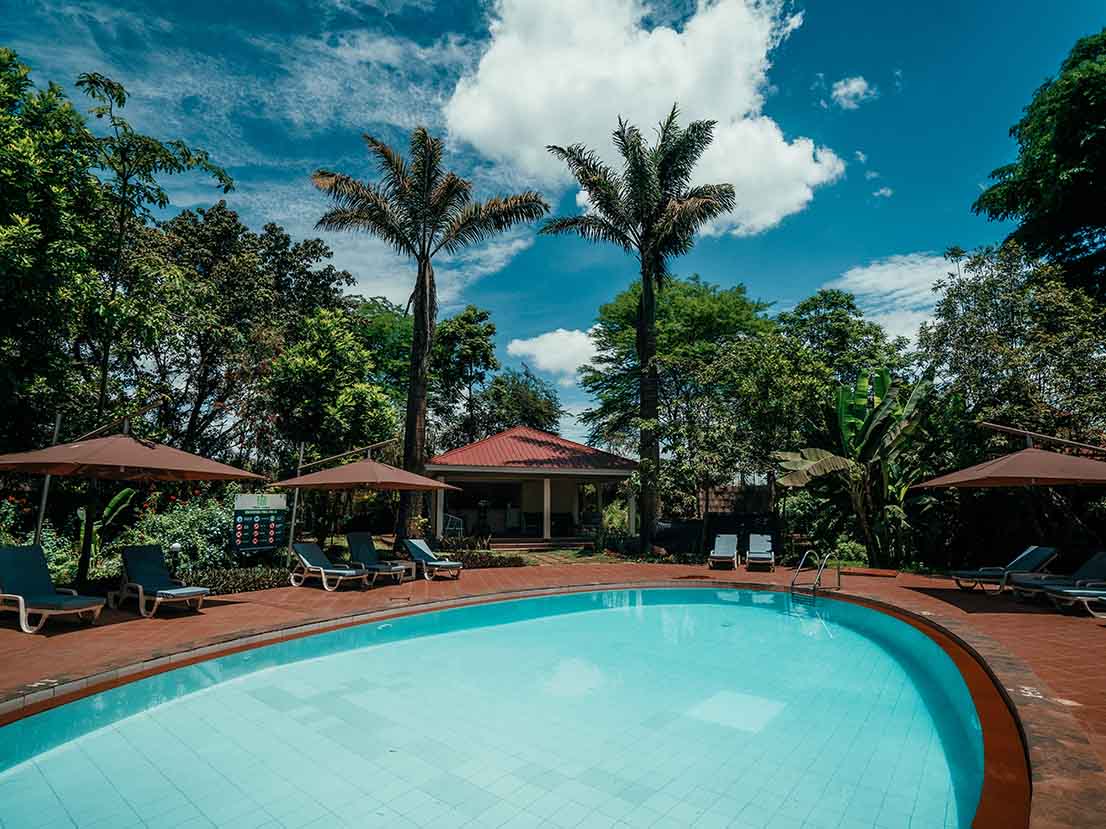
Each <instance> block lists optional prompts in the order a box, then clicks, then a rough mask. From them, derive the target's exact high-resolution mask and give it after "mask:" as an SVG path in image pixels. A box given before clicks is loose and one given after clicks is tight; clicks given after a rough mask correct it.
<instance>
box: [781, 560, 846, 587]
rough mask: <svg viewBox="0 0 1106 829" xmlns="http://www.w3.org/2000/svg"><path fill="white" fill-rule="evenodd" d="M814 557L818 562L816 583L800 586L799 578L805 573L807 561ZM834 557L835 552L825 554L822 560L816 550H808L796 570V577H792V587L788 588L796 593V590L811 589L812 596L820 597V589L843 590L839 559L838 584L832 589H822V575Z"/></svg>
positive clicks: (815, 576)
mask: <svg viewBox="0 0 1106 829" xmlns="http://www.w3.org/2000/svg"><path fill="white" fill-rule="evenodd" d="M811 556H813V557H814V560H815V561H818V569H817V572H816V573H815V574H814V581H812V582H811V583H810V584H800V583H799V576H800V575H802V573H803V566H804V565H805V564H806V560H807V559H808V558H809V557H811ZM832 556H833V551H832V550H831V551H830V552H828V553H826V554H824V555H823V556H822V557H821V560H820V561H819V559H818V553H817V552H816V551H815V550H814V549H810V550H807V551H806V552H805V553H803V557H802V558H801V559H799V566H798V567H796V568H795V575H793V576H792V577H791V585H790V587H789V588H788V590H789V592H791V593H794V592H795V591H796V590H805V589H809V590H810V593H811V595H812V596H817V595H818V588H820V587H821V588H822V589H823V590H840V589H841V559H837V560H836V562H837V566H836V568H835V569H836V570H837V584H836V585H834V586H833V587H832V588H831V587H822V573H823V572H824V571H825V569H826V564H828V563H829V560H830V558H831V557H832Z"/></svg>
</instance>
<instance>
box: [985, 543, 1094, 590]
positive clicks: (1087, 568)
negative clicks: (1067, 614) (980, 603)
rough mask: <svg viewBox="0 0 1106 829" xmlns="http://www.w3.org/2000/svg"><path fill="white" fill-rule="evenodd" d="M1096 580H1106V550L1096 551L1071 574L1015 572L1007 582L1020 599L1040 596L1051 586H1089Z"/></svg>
mask: <svg viewBox="0 0 1106 829" xmlns="http://www.w3.org/2000/svg"><path fill="white" fill-rule="evenodd" d="M1094 582H1106V550H1103V551H1101V552H1098V553H1095V554H1094V555H1093V556H1091V557H1090V558H1089V559H1087V560H1086V561H1085V562H1083V564H1082V565H1080V567H1079V569H1077V570H1076V571H1075V572H1074V573H1072V574H1071V575H1070V576H1061V575H1055V574H1053V573H1014V574H1013V575H1012V576H1010V578H1009V579H1008V582H1007V583H1008V584H1009V586H1010V589H1011V590H1013V591H1014V593H1015V594H1017V596H1018V598H1019V599H1029V598H1033V597H1035V596H1040V595H1041V594H1042V593H1044V591H1045V589H1046V588H1049V587H1088V586H1091V585H1092V584H1093V583H1094Z"/></svg>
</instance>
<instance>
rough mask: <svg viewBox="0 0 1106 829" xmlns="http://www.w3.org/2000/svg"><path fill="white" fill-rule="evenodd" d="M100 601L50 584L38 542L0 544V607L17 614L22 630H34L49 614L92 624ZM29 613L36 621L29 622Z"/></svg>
mask: <svg viewBox="0 0 1106 829" xmlns="http://www.w3.org/2000/svg"><path fill="white" fill-rule="evenodd" d="M104 604H105V601H104V599H101V598H99V597H96V596H78V595H77V591H76V590H70V589H69V588H67V587H54V581H53V579H52V578H50V568H49V566H47V564H46V554H45V553H44V552H43V551H42V547H40V546H39V545H38V544H32V545H30V546H27V547H0V610H14V611H16V612H17V613H19V628H20V630H22V631H23V632H24V633H37V632H38V631H39V630H41V629H42V626H43V625H44V624H46V620H47V619H49V618H50V617H51V616H67V615H68V616H76V617H77V618H78V619H84V620H85V621H87V622H88V623H89V624H95V622H96V620H97V619H99V618H100V611H102V610H103V609H104ZM31 616H38V623H37V624H33V625H32V624H31Z"/></svg>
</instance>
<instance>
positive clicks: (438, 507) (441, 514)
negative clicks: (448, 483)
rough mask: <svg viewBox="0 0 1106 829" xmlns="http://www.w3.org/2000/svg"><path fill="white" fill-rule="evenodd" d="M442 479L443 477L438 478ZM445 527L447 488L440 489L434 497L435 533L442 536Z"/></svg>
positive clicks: (439, 536)
mask: <svg viewBox="0 0 1106 829" xmlns="http://www.w3.org/2000/svg"><path fill="white" fill-rule="evenodd" d="M438 480H439V481H440V480H442V479H441V478H439V479H438ZM444 527H445V490H444V489H439V490H438V491H437V492H436V493H435V497H434V535H436V536H438V538H441V537H442V531H443V529H444Z"/></svg>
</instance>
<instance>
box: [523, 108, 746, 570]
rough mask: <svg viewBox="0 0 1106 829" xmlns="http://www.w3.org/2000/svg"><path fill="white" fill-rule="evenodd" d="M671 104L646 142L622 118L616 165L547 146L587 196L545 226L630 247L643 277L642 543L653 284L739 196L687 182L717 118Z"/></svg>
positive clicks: (655, 460) (648, 522)
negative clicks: (682, 112)
mask: <svg viewBox="0 0 1106 829" xmlns="http://www.w3.org/2000/svg"><path fill="white" fill-rule="evenodd" d="M678 119H679V110H678V109H677V107H676V106H675V105H673V107H672V111H671V112H670V113H669V114H668V117H667V118H665V119H664V121H662V122H661V124H660V126H659V128H658V130H657V138H656V140H655V141H654V142H653V143H652V144H647V143H646V141H645V138H644V136H643V135H642V134H641V131H640V130H639V129H638V128H637V127H635V126H632V125H630V124H628V123H626V122H625V121H623V120H622V119H621V118H619V119H618V128H617V129H616V130H615V131H614V134H613V137H614V145H615V148H616V149H617V150H618V153H619V155H620V156H621V157H622V170H621V171H620V172H619V171H615V170H614V169H613V168H611V167H609V166H608V165H606V164H605V163H603V161H602V160H601V159H600V157H599V155H598V154H597V153H596V152H595V151H594V150H590V149H588V148H587V147H585V146H584V145H582V144H572V145H570V146H568V147H558V146H550V147H549V151H550V152H551V153H553V155H555V156H556V157H557V158H559V159H561V160H562V161H564V163H565V164H566V166H567V167H568V169H569V172H571V173H572V175H573V176H574V177H575V178H576V180H577V181H578V182H579V183H580V188H581V189H582V191H583V193H584V194H585V196H586V197H587V200H588V209H587V210H586V211H585V213H584V214H583V215H578V216H563V217H559V218H556V219H551V220H550V221H548V222H547V223H546V224H545V226H544V227H543V228H542V233H551V234H565V233H571V234H575V235H578V236H581V237H582V238H584V239H587V240H589V241H593V242H607V243H609V244H613V245H617V246H618V247H620V248H622V250H624V251H625V252H626V253H629V254H631V255H633V256H634V257H635V258H636V259H637V262H638V269H639V272H640V277H641V293H640V310H639V313H638V320H637V336H636V347H637V356H638V365H639V366H641V371H640V372H639V377H638V426H639V428H640V440H639V444H638V446H639V448H638V454H639V457H640V474H641V549H642V550H650V549H652V545H653V530H654V525H655V523H656V519H657V484H658V480H659V477H658V476H659V474H660V461H661V444H660V432H659V430H658V423H657V420H658V416H659V411H660V401H659V394H660V374H659V369H658V366H657V361H656V356H657V298H656V297H657V289H658V288H660V287H662V286H663V285H664V283H665V282H666V281H667V279H668V276H669V273H668V260H669V259H670V258H672V257H674V256H681V255H683V254H685V253H688V252H689V251H690V250H691V249H692V247H693V246H694V244H695V236H696V234H697V233H698V232H699V230H700V229H701V228H702V227H703V226H704V225H706V224H708V223H709V222H710V221H711V220H713V219H716V218H718V217H719V216H721V215H722V214H723V213H726V212H728V211H730V210H732V209H733V208H734V206H735V204H736V202H735V197H734V189H733V185H730V184H700V185H695V186H693V185H692V184H691V179H692V176H693V174H694V172H695V165H696V164H697V163H698V161H699V159H700V157H702V155H703V153H704V152H705V151H706V149H707V147H709V146H710V143H711V140H712V139H713V136H714V125H715V122H714V121H693V122H692V123H691V124H689V125H688V126H687V127H686V128H685V127H681V126H680V125H679V123H678Z"/></svg>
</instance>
